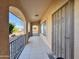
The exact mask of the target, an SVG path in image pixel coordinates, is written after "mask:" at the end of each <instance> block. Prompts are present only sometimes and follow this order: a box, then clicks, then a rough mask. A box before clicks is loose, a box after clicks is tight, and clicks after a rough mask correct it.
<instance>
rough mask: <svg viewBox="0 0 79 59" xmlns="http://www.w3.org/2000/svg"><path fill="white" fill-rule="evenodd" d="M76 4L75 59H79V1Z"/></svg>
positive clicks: (76, 0)
mask: <svg viewBox="0 0 79 59" xmlns="http://www.w3.org/2000/svg"><path fill="white" fill-rule="evenodd" d="M74 3H75V5H74V9H75V10H74V16H75V18H74V59H79V52H78V51H79V0H75V1H74Z"/></svg>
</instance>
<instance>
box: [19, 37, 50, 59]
mask: <svg viewBox="0 0 79 59" xmlns="http://www.w3.org/2000/svg"><path fill="white" fill-rule="evenodd" d="M49 52H50V49H49V48H48V46H47V45H46V44H45V42H44V41H43V40H42V39H40V37H39V36H33V37H31V38H30V39H29V43H28V44H27V45H26V47H25V48H24V50H23V52H22V53H21V55H20V57H19V59H49V58H48V55H47V54H48V53H49Z"/></svg>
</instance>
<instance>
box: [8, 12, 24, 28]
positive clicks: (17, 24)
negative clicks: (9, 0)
mask: <svg viewBox="0 0 79 59" xmlns="http://www.w3.org/2000/svg"><path fill="white" fill-rule="evenodd" d="M9 22H10V23H12V24H14V25H15V27H17V28H23V27H24V23H23V21H22V20H21V19H19V18H18V17H17V16H15V15H14V14H12V13H11V12H9Z"/></svg>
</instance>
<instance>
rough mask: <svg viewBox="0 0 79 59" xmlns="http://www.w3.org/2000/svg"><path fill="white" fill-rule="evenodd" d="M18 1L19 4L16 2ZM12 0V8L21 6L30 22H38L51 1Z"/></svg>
mask: <svg viewBox="0 0 79 59" xmlns="http://www.w3.org/2000/svg"><path fill="white" fill-rule="evenodd" d="M18 1H19V2H18ZM18 1H16V0H13V1H12V2H11V3H12V4H13V3H14V6H21V7H22V9H23V13H25V14H26V15H25V16H28V18H27V19H29V20H30V21H39V20H40V18H41V17H42V15H43V14H44V12H45V11H46V10H47V8H48V7H49V5H50V3H51V1H52V0H18ZM15 2H16V3H15ZM17 3H18V4H17Z"/></svg>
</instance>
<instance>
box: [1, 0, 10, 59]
mask: <svg viewBox="0 0 79 59" xmlns="http://www.w3.org/2000/svg"><path fill="white" fill-rule="evenodd" d="M8 6H9V5H8V1H7V0H0V59H9V36H8V35H9V30H8V25H9V24H8V21H9V20H8Z"/></svg>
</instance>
